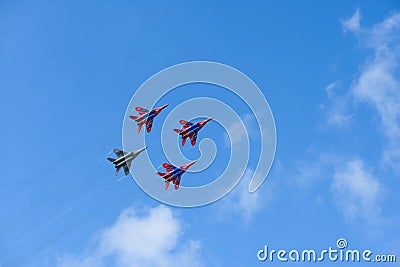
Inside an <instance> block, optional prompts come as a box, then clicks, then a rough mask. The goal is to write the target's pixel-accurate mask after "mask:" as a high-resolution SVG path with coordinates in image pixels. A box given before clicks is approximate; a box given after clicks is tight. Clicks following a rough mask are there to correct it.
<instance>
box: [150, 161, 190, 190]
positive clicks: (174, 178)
mask: <svg viewBox="0 0 400 267" xmlns="http://www.w3.org/2000/svg"><path fill="white" fill-rule="evenodd" d="M195 163H196V161H193V162H191V163H189V164H184V165H182V166H180V167H176V166H174V165H171V164H168V163H164V164H163V165H162V166H163V167H164V168H165V170H166V171H167V173H163V172H157V174H158V175H160V176H161V177H162V178H163V179H164V180H165V190H167V189H168V186H169V183H170V182H172V183H173V184H174V187H175V190H177V189H178V188H179V185H180V183H181V178H182V174H184V173H185V172H186V171H187V170H188V169H189V168H190V166H192V165H193V164H195Z"/></svg>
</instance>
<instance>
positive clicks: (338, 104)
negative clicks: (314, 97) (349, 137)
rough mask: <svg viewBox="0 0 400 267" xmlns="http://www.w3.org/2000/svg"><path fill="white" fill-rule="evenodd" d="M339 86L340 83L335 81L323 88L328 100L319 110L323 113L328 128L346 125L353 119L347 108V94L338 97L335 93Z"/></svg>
mask: <svg viewBox="0 0 400 267" xmlns="http://www.w3.org/2000/svg"><path fill="white" fill-rule="evenodd" d="M340 86H341V83H340V81H335V82H333V83H330V84H329V85H328V86H326V87H325V91H326V93H327V96H328V99H327V100H326V101H325V103H324V104H322V105H321V106H320V108H321V109H322V110H323V111H324V112H325V115H326V124H327V125H329V126H337V125H338V126H344V125H348V124H349V123H350V121H351V118H352V117H353V114H352V113H350V111H349V108H348V103H349V94H342V95H340V94H338V93H337V92H336V91H337V89H338V88H339V87H340Z"/></svg>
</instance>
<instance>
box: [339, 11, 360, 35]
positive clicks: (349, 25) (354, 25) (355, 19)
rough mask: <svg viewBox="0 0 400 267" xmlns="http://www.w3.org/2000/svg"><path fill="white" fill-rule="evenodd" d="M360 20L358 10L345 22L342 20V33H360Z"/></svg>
mask: <svg viewBox="0 0 400 267" xmlns="http://www.w3.org/2000/svg"><path fill="white" fill-rule="evenodd" d="M360 20H361V13H360V10H358V9H357V10H356V11H355V12H354V14H353V16H351V17H350V18H348V19H346V20H342V27H343V31H344V32H346V31H352V32H359V31H360Z"/></svg>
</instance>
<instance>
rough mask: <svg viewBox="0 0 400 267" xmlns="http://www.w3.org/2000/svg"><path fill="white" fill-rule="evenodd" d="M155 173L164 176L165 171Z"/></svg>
mask: <svg viewBox="0 0 400 267" xmlns="http://www.w3.org/2000/svg"><path fill="white" fill-rule="evenodd" d="M157 174H158V175H160V176H165V175H167V174H166V173H163V172H157Z"/></svg>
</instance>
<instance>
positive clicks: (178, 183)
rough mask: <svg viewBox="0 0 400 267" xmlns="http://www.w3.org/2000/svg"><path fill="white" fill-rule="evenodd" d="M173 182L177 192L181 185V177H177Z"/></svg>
mask: <svg viewBox="0 0 400 267" xmlns="http://www.w3.org/2000/svg"><path fill="white" fill-rule="evenodd" d="M172 182H173V183H174V185H175V186H174V187H175V190H177V189H178V188H179V185H180V184H181V177H180V176H178V177H175V178H174V179H173V180H172Z"/></svg>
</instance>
